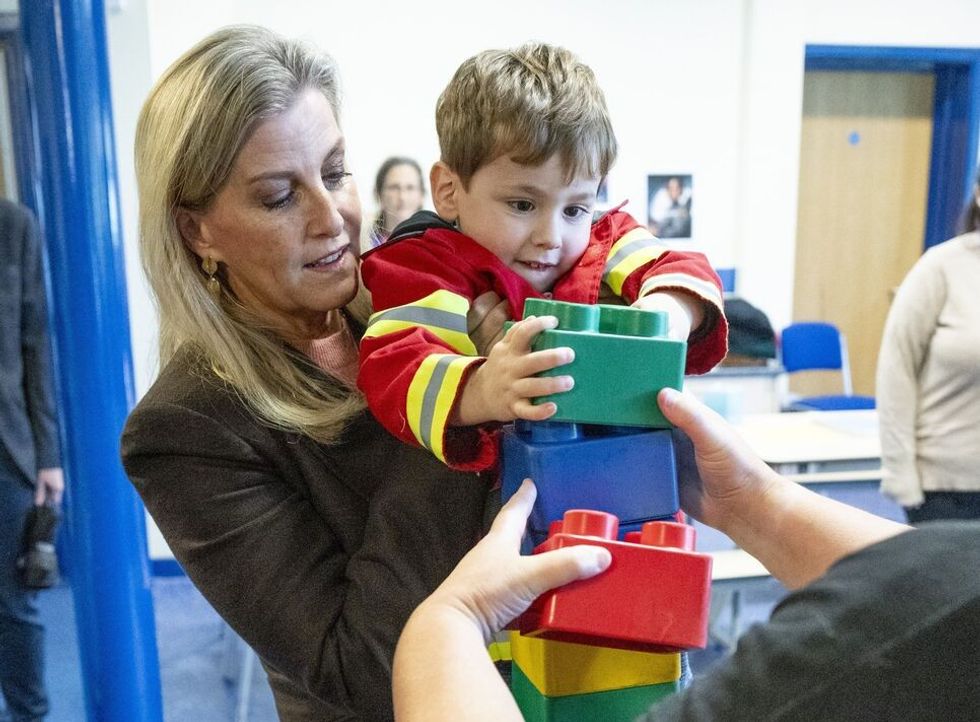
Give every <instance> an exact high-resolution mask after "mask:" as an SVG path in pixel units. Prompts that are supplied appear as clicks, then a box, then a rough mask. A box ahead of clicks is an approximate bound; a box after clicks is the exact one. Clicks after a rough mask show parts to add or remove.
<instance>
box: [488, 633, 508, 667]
mask: <svg viewBox="0 0 980 722" xmlns="http://www.w3.org/2000/svg"><path fill="white" fill-rule="evenodd" d="M487 652H488V653H489V654H490V659H492V660H493V661H494V662H510V661H511V659H512V658H511V651H510V638H509V634H508V632H497V633H496V634H494V635H493V639H492V640H491V641H490V644H488V645H487Z"/></svg>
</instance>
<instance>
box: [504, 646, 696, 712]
mask: <svg viewBox="0 0 980 722" xmlns="http://www.w3.org/2000/svg"><path fill="white" fill-rule="evenodd" d="M510 650H511V653H512V655H513V658H514V663H515V664H516V665H518V666H519V667H520V668H521V671H522V672H523V673H524V675H525V676H526V677H527V678H528V680H530V682H531V683H532V684H533V685H534V686H535V688H536V689H537V690H538V691H539V692H540V693H541V694H543V695H545V696H547V697H563V696H566V695H570V694H588V693H590V692H605V691H608V690H611V689H626V688H627V687H643V686H647V685H651V684H663V683H665V682H676V681H678V680H679V679H680V678H681V655H680V654H679V653H677V652H674V653H670V654H655V653H652V652H633V651H629V650H625V649H610V648H609V647H591V646H588V645H584V644H570V643H568V642H557V641H554V640H551V639H535V638H533V637H523V636H521V635H520V634H517V633H516V632H511V638H510Z"/></svg>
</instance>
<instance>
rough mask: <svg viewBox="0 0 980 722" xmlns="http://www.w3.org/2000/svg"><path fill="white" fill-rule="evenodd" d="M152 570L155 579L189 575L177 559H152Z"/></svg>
mask: <svg viewBox="0 0 980 722" xmlns="http://www.w3.org/2000/svg"><path fill="white" fill-rule="evenodd" d="M150 570H151V572H152V573H153V576H155V577H185V576H187V573H186V572H185V571H184V568H183V567H182V566H180V562H178V561H177V560H176V559H151V560H150Z"/></svg>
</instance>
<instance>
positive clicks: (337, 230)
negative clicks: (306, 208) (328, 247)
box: [309, 188, 344, 238]
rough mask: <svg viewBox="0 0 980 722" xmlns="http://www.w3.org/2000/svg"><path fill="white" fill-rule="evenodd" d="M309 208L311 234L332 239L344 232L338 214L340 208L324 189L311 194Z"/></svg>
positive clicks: (331, 195) (342, 220) (340, 216)
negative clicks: (311, 200) (311, 198)
mask: <svg viewBox="0 0 980 722" xmlns="http://www.w3.org/2000/svg"><path fill="white" fill-rule="evenodd" d="M313 196H314V198H313V202H312V204H311V208H310V219H309V226H310V230H311V234H312V235H315V236H328V237H330V238H334V237H336V236H339V235H340V234H341V233H342V232H343V230H344V217H343V216H342V215H341V214H340V206H339V204H338V203H337V200H336V199H335V198H334V197H333V194H331V193H330V192H329V191H328V190H327V189H326V188H322V189H320V190H319V191H318V192H316V193H314V194H313Z"/></svg>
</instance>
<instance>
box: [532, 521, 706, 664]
mask: <svg viewBox="0 0 980 722" xmlns="http://www.w3.org/2000/svg"><path fill="white" fill-rule="evenodd" d="M618 531H619V520H618V519H617V518H616V517H615V516H613V515H612V514H606V513H605V512H601V511H590V510H582V509H572V510H569V511H567V512H565V516H564V519H563V520H562V522H561V524H560V526H559V525H558V524H555V525H553V528H552V530H551V533H550V534H549V536H548V539H547V540H546V541H544V542H542V543H541V544H539V545H538V546H537V547H536V548H535V550H534V553H535V554H539V553H541V552H546V551H551V550H552V549H561V548H562V547H568V546H574V545H576V544H589V545H593V546H601V547H605V548H606V549H608V550H609V551H610V552H611V553H612V564H611V565H610V566H609V569H607V570H606V571H605V572H603V573H602V574H600V575H598V576H596V577H593V578H591V579H585V580H582V581H578V582H572V583H571V584H567V585H565V586H564V587H560V588H558V589H553V590H551V591H550V592H547V593H545V594H543V595H542V596H540V597H538V599H537V600H535V602H534V604H532V605H531V607H530V609H528V610H527V611H526V612H525V613H524V614H523V615H521V617H520V618H519V619H518V620H517V621H516V623H515V624H514V627H515V628H517V629H518V630H519V631H520V633H521V634H523V635H525V636H528V637H541V638H544V639H557V640H560V641H563V642H577V643H579V644H592V645H598V646H603V647H615V648H618V649H634V650H638V651H645V652H676V651H680V650H684V649H692V648H701V647H704V645H705V641H706V640H707V632H708V606H709V601H710V597H711V557H710V556H708V555H707V554H698V553H695V552H694V551H693V549H694V536H695V532H694V527H691V526H688V525H686V524H676V523H674V522H663V521H651V522H647V523H646V524H644V525H643V530H642V532H634V533H633V534H631V535H630V537H631V541H616V535H617V533H618ZM637 537H639V538H637ZM632 539H636V541H632Z"/></svg>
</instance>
